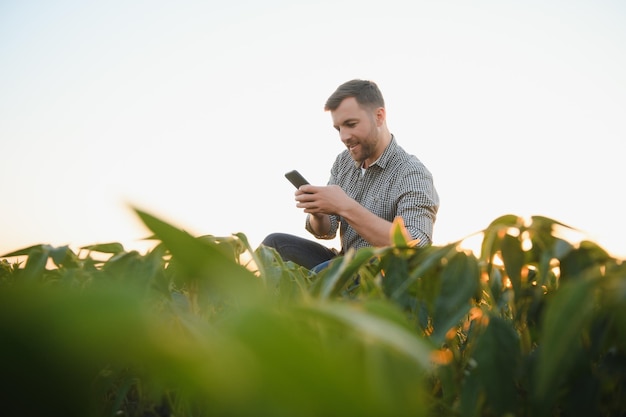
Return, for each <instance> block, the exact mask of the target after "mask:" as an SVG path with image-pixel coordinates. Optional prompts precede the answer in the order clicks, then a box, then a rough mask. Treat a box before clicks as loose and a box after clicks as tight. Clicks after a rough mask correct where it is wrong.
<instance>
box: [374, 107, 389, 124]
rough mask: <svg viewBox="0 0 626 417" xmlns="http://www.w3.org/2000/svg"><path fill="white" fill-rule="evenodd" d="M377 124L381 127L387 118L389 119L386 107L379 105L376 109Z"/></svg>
mask: <svg viewBox="0 0 626 417" xmlns="http://www.w3.org/2000/svg"><path fill="white" fill-rule="evenodd" d="M375 115H376V126H378V127H380V126H382V125H383V123H385V120H386V119H387V111H386V110H385V108H384V107H379V108H377V109H376V113H375Z"/></svg>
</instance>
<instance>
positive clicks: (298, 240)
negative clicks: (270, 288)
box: [261, 233, 337, 272]
mask: <svg viewBox="0 0 626 417" xmlns="http://www.w3.org/2000/svg"><path fill="white" fill-rule="evenodd" d="M261 244H262V245H264V246H269V247H271V248H274V249H276V251H277V252H278V254H279V255H280V257H281V258H282V259H283V260H284V261H291V262H294V263H296V264H298V265H301V266H303V267H305V268H306V269H311V270H313V271H314V272H319V271H320V270H322V269H323V268H324V267H326V266H327V265H328V261H330V260H331V259H333V258H334V257H336V256H337V251H336V250H334V249H330V248H327V247H326V246H324V245H322V244H320V243H317V242H315V241H312V240H309V239H305V238H302V237H299V236H295V235H290V234H287V233H272V234H270V235H268V236H267V237H266V238H265V239H263V242H261Z"/></svg>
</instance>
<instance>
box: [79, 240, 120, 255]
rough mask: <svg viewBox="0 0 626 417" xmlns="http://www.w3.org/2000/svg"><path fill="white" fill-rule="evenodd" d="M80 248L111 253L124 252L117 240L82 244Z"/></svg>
mask: <svg viewBox="0 0 626 417" xmlns="http://www.w3.org/2000/svg"><path fill="white" fill-rule="evenodd" d="M80 249H85V250H88V251H92V252H100V253H111V254H113V255H117V254H118V253H122V252H124V246H123V245H122V244H121V243H118V242H111V243H98V244H96V245H88V246H83V247H81V248H80Z"/></svg>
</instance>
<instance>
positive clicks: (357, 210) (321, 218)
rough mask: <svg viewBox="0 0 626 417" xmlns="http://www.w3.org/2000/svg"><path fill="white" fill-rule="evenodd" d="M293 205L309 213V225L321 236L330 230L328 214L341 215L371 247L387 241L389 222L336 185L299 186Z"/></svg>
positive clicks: (389, 229)
mask: <svg viewBox="0 0 626 417" xmlns="http://www.w3.org/2000/svg"><path fill="white" fill-rule="evenodd" d="M295 195H296V201H297V203H296V207H298V208H301V209H304V212H305V213H309V214H311V219H310V220H311V226H312V227H313V228H314V230H315V231H316V233H317V234H320V235H323V234H325V233H327V232H328V230H329V229H330V220H329V218H328V216H329V215H336V216H341V218H342V219H343V220H344V221H347V222H348V223H349V224H350V225H351V226H352V227H353V228H354V230H356V232H357V233H358V234H359V235H361V237H362V238H363V239H365V240H366V241H368V242H369V243H370V244H371V245H372V246H388V245H390V244H391V222H388V221H387V220H385V219H382V218H380V217H378V216H376V215H375V214H374V213H372V212H371V211H369V210H367V209H366V208H365V207H363V206H362V205H361V204H359V202H358V201H356V200H354V199H352V198H350V197H349V196H348V195H347V194H346V193H345V192H344V191H343V190H342V189H341V187H339V186H338V185H328V186H314V185H303V186H301V187H300V189H299V190H298V191H296V194H295Z"/></svg>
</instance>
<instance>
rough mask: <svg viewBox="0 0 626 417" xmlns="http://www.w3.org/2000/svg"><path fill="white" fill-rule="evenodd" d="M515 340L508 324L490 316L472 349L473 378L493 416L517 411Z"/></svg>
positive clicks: (517, 358)
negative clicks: (476, 381) (483, 393)
mask: <svg viewBox="0 0 626 417" xmlns="http://www.w3.org/2000/svg"><path fill="white" fill-rule="evenodd" d="M519 343H520V342H519V337H518V335H517V333H516V331H515V328H514V327H513V325H512V323H511V322H507V321H504V320H503V319H501V318H499V317H496V316H490V317H489V323H488V325H487V328H486V329H485V330H484V332H483V333H482V334H481V335H480V336H479V337H478V340H477V341H476V346H475V350H474V359H475V360H476V364H477V365H476V369H475V370H474V372H476V375H477V377H478V382H479V383H480V385H481V387H482V389H483V390H484V391H485V393H486V397H487V403H488V405H489V408H490V409H493V411H494V413H495V415H498V416H502V415H506V413H514V412H515V410H516V408H517V392H516V376H517V371H518V367H519V364H520V362H521V357H520V345H519Z"/></svg>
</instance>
